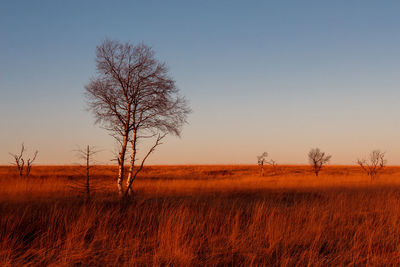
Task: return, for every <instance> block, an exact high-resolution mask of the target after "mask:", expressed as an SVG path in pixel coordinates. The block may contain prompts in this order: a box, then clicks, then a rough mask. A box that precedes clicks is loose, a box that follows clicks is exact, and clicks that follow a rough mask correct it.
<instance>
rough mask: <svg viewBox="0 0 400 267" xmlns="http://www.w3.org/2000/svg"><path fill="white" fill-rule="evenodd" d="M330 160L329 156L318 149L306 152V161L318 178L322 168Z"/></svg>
mask: <svg viewBox="0 0 400 267" xmlns="http://www.w3.org/2000/svg"><path fill="white" fill-rule="evenodd" d="M331 158H332V156H331V155H326V154H325V152H322V151H321V150H320V149H319V148H313V149H311V150H310V152H308V161H309V162H310V165H311V166H312V168H313V171H314V173H315V176H318V174H319V172H320V171H321V169H322V166H323V165H326V164H328V163H329V161H330V160H331Z"/></svg>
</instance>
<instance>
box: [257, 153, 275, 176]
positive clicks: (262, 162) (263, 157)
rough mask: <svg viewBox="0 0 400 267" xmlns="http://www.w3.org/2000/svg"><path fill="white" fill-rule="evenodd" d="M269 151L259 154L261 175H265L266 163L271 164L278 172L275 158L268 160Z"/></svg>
mask: <svg viewBox="0 0 400 267" xmlns="http://www.w3.org/2000/svg"><path fill="white" fill-rule="evenodd" d="M267 158H268V153H267V152H264V153H262V154H261V155H260V156H257V163H258V166H260V168H261V176H264V165H265V164H269V165H271V166H272V167H273V169H274V171H275V172H276V166H277V163H276V161H274V160H273V159H270V160H267Z"/></svg>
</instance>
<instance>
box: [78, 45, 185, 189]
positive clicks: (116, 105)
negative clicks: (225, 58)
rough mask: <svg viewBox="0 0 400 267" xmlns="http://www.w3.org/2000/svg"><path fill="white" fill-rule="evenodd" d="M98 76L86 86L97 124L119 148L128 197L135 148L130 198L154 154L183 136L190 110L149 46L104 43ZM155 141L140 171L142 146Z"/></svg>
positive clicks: (120, 169) (120, 180)
mask: <svg viewBox="0 0 400 267" xmlns="http://www.w3.org/2000/svg"><path fill="white" fill-rule="evenodd" d="M96 63H97V76H96V77H94V78H92V79H91V81H90V82H89V84H88V85H86V86H85V90H86V99H87V102H88V107H89V110H90V111H92V113H93V114H94V116H95V118H96V123H99V124H101V126H102V127H104V128H105V129H107V130H108V131H109V132H110V134H111V136H113V137H114V138H115V139H116V140H117V141H118V142H119V144H120V151H119V158H118V176H117V184H118V190H119V192H120V194H122V193H123V188H122V184H123V179H124V174H125V168H124V166H125V158H126V157H127V151H128V147H130V152H131V155H130V161H129V164H130V166H129V170H128V173H127V176H128V177H127V184H126V190H125V194H127V193H128V192H130V191H131V188H132V183H133V181H134V180H135V178H136V177H137V175H138V173H139V172H140V171H141V170H142V168H143V165H144V163H145V161H146V159H147V158H148V157H149V155H150V154H151V153H152V152H154V150H155V149H156V147H157V146H159V145H160V144H161V140H162V139H163V138H164V137H165V136H166V135H167V134H173V135H176V136H180V134H181V130H182V126H183V125H184V124H185V123H186V118H187V115H188V113H189V112H190V109H189V107H188V104H187V101H186V100H185V98H184V97H182V96H180V95H179V90H178V88H177V87H176V85H175V81H174V80H173V79H172V78H171V77H170V76H169V74H168V69H167V67H166V65H165V63H162V62H160V61H158V60H157V59H156V58H155V56H154V51H153V50H152V49H151V48H150V47H149V46H147V45H145V44H138V45H133V44H130V43H125V44H122V43H120V42H118V41H112V40H105V41H104V42H103V43H102V44H101V45H100V46H98V47H97V53H96ZM143 138H146V139H148V138H154V145H153V146H151V147H150V149H149V150H148V151H147V153H145V156H144V157H143V158H142V160H141V162H140V163H138V168H137V169H136V171H135V167H136V161H137V155H138V153H137V152H138V143H139V141H140V140H141V139H143Z"/></svg>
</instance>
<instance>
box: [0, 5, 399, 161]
mask: <svg viewBox="0 0 400 267" xmlns="http://www.w3.org/2000/svg"><path fill="white" fill-rule="evenodd" d="M399 14H400V1H364V0H363V1H361V0H359V1H348V0H343V1H7V0H6V1H5V0H2V1H1V2H0V164H7V163H9V162H10V161H11V157H10V156H9V155H8V152H16V151H18V149H19V146H20V144H21V142H25V145H26V147H27V148H28V149H29V150H28V152H33V151H32V150H33V149H38V150H39V161H38V163H41V164H71V163H74V162H78V161H79V160H78V159H77V158H76V157H75V156H74V155H75V152H74V151H73V150H74V149H76V148H77V146H84V145H86V144H90V145H94V146H96V147H98V148H99V149H102V150H103V151H102V152H101V153H100V154H98V156H97V160H98V162H101V163H110V161H109V159H110V158H111V151H112V150H113V149H114V148H115V144H114V141H113V139H112V137H110V136H109V135H108V133H107V132H106V131H105V130H103V129H101V128H100V127H99V126H97V125H94V119H93V117H92V116H91V114H90V113H88V112H87V111H86V110H85V101H84V97H83V91H84V85H85V84H86V83H87V82H88V81H89V79H90V77H92V76H93V75H94V74H95V62H94V58H95V48H96V45H98V44H100V43H101V42H102V41H103V40H104V39H105V38H110V39H117V40H120V41H122V42H126V41H130V42H133V43H137V42H144V43H146V44H148V45H150V46H152V47H153V48H154V50H155V52H156V56H157V57H158V58H159V59H160V60H162V61H165V62H166V63H167V64H168V66H169V68H170V73H171V75H172V76H173V77H174V78H175V79H176V81H177V85H178V86H179V88H180V90H181V92H182V94H183V95H185V96H186V97H187V98H188V99H189V101H190V105H191V107H192V109H193V113H192V114H191V115H190V116H189V124H188V125H187V126H186V127H185V128H184V131H183V136H182V138H181V139H179V138H175V137H171V138H168V139H167V140H166V142H165V143H164V144H163V145H162V146H161V147H159V149H158V151H156V153H155V154H153V155H152V157H151V159H150V160H149V163H150V164H204V163H205V164H231V163H232V164H236V163H256V156H257V155H258V154H261V153H262V152H263V151H268V152H269V154H270V156H271V157H272V158H273V159H275V160H276V161H277V162H278V163H295V164H299V163H306V162H307V157H306V155H307V152H308V151H309V149H310V148H312V147H320V148H321V149H322V150H324V151H326V152H328V153H330V154H332V155H333V158H332V163H334V164H353V163H354V161H355V160H356V159H357V158H358V157H362V156H363V155H366V154H367V153H368V152H369V151H371V150H373V149H376V148H379V149H381V150H383V151H386V152H387V156H388V160H389V163H390V164H400V123H399V121H400V118H399V114H400V105H399V100H400V90H399V89H400V16H399Z"/></svg>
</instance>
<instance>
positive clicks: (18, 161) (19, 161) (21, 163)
mask: <svg viewBox="0 0 400 267" xmlns="http://www.w3.org/2000/svg"><path fill="white" fill-rule="evenodd" d="M24 152H25V146H24V143H22V145H21V151H20V152H19V154H13V153H9V154H10V155H11V156H12V157H13V158H14V163H13V164H14V165H15V166H16V167H17V170H18V174H19V176H20V177H22V176H23V175H24V168H25V162H26V171H25V176H27V177H28V176H29V175H30V173H31V169H32V164H33V162H34V161H35V160H36V157H37V155H38V153H39V151H37V150H36V151H35V153H34V154H33V157H32V158H28V160H25V159H24Z"/></svg>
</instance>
